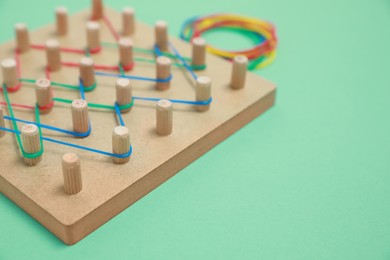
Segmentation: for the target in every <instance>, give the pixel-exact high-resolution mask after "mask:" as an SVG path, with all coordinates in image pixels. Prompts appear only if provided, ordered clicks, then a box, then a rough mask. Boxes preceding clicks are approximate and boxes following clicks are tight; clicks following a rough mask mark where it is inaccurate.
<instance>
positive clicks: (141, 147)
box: [0, 10, 275, 245]
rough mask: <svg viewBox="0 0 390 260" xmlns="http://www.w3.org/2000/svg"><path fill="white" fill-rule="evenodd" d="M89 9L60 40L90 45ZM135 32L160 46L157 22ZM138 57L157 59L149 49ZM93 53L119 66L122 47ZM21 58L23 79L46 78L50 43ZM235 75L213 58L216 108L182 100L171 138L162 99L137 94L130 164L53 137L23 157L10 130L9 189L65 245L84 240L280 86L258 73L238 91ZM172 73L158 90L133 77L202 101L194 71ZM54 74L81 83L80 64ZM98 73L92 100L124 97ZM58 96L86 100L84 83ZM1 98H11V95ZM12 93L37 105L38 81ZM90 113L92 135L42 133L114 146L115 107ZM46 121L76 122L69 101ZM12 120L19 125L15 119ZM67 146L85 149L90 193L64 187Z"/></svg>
mask: <svg viewBox="0 0 390 260" xmlns="http://www.w3.org/2000/svg"><path fill="white" fill-rule="evenodd" d="M106 12H107V15H108V16H109V18H110V19H111V21H112V23H113V25H114V27H115V28H120V27H121V16H120V14H119V13H117V12H115V11H112V10H107V11H106ZM89 13H90V12H89V11H83V12H81V13H78V14H75V15H73V16H72V17H71V21H70V34H69V35H68V36H66V37H63V38H59V41H60V43H61V46H63V47H75V48H83V47H84V43H85V36H84V35H85V22H86V21H87V20H88V19H89ZM136 32H137V33H136V35H135V36H134V37H133V41H134V44H135V46H138V47H144V48H149V49H152V46H153V44H154V32H153V29H152V28H150V27H148V26H146V25H144V24H142V23H139V22H138V23H137V26H136ZM101 35H102V39H103V40H104V41H109V42H114V38H113V37H112V35H111V34H110V32H109V30H108V28H107V27H106V26H105V25H104V24H103V23H102V31H101ZM53 37H55V33H54V25H49V26H46V27H44V28H42V29H39V30H37V31H35V32H33V33H31V42H32V43H34V44H43V43H44V42H45V41H46V39H48V38H53ZM171 42H172V43H173V44H174V45H175V46H176V47H177V49H178V50H179V51H180V52H181V53H182V54H183V55H184V56H190V54H191V47H190V45H189V44H187V43H185V42H182V41H180V40H177V39H171ZM13 48H14V43H13V42H9V43H6V44H3V45H1V46H0V59H4V58H9V57H13ZM135 55H136V56H138V57H147V58H150V56H147V55H146V56H145V55H143V54H138V53H135ZM80 57H81V56H80V55H78V54H69V53H68V54H65V53H62V60H63V61H73V62H78V61H79V60H80ZM93 59H94V61H95V63H96V64H106V65H116V64H117V63H118V53H117V51H116V50H115V49H104V50H103V51H102V52H101V53H99V54H96V55H93ZM20 61H21V65H22V68H21V72H22V77H25V78H33V79H37V78H40V77H43V76H44V75H45V74H44V67H45V65H46V59H45V53H44V51H39V50H30V51H29V52H27V53H25V54H22V55H21V58H20ZM230 73H231V64H230V63H229V62H227V61H225V60H223V59H220V58H218V57H215V56H212V55H208V56H207V69H206V70H204V71H202V72H199V73H198V74H199V75H207V76H209V77H210V78H211V79H212V81H213V85H212V96H213V102H212V104H211V109H210V110H209V111H207V112H204V113H200V112H197V111H196V110H195V109H194V107H193V106H191V105H184V104H174V114H173V116H174V125H173V134H172V135H170V136H165V137H161V136H158V135H156V133H155V103H153V102H144V101H136V102H135V105H134V107H133V108H132V110H131V112H130V113H128V114H124V116H123V118H124V121H125V123H126V126H127V127H129V129H130V133H131V142H132V145H133V154H132V156H131V160H130V162H129V163H127V164H125V165H116V164H114V163H113V162H112V158H110V157H107V156H103V155H99V154H95V153H90V152H87V151H82V150H76V149H73V148H70V147H66V146H61V145H57V144H53V143H48V142H45V143H44V147H45V150H44V154H43V160H42V162H41V163H40V164H39V165H37V166H34V167H27V166H25V165H24V164H23V162H22V159H21V155H20V152H19V149H18V147H17V144H16V141H15V140H16V139H15V136H14V135H13V134H11V133H7V134H6V136H5V137H3V138H1V139H0V145H1V149H0V156H1V158H2V163H1V170H0V191H1V192H2V193H3V194H4V195H5V196H7V197H8V198H10V199H11V200H12V201H14V202H15V203H16V204H17V205H19V206H20V207H21V208H23V209H24V210H25V211H26V212H27V213H28V214H30V215H31V216H32V217H34V218H35V219H36V220H37V221H39V222H40V223H41V224H42V225H43V226H45V227H46V228H47V229H49V230H50V231H51V232H52V233H54V234H55V235H56V236H57V237H58V238H60V239H61V240H62V241H64V242H65V243H66V244H69V245H71V244H74V243H76V242H78V241H79V240H80V239H82V238H84V237H85V236H87V235H88V234H89V233H91V232H92V231H94V230H95V229H97V228H99V227H100V226H101V225H103V224H104V223H105V222H106V221H108V220H109V219H111V218H112V217H114V216H115V215H117V214H118V213H120V212H121V211H122V210H124V209H126V208H127V207H128V206H130V205H131V204H133V203H134V202H136V201H137V200H139V199H140V198H142V197H143V196H145V195H146V194H147V193H149V192H150V191H151V190H153V189H154V188H156V187H157V186H159V185H160V184H162V183H163V182H164V181H166V180H167V179H169V178H170V177H172V176H173V175H174V174H176V173H177V172H178V171H180V170H181V169H183V168H184V167H185V166H186V165H188V164H189V163H191V162H192V161H194V160H195V159H196V158H198V157H200V156H201V155H203V154H204V153H205V152H207V151H208V150H210V149H211V148H212V147H213V146H215V145H216V144H218V143H219V142H221V141H223V140H224V139H225V138H227V137H228V136H230V135H231V134H233V133H234V132H235V131H237V130H238V129H239V128H241V127H242V126H244V125H245V124H246V123H248V122H249V121H251V120H253V119H254V118H255V117H257V116H258V115H260V114H261V113H263V112H264V111H266V110H267V109H268V108H270V107H271V106H272V105H273V103H274V99H275V86H274V85H273V84H271V83H270V82H268V81H266V80H264V79H262V78H261V77H259V76H257V75H255V74H251V73H249V74H248V77H247V84H246V87H245V88H244V89H241V90H232V89H230V88H229V81H230ZM172 74H173V79H172V85H171V88H170V89H169V90H167V91H156V90H155V89H154V83H151V82H144V81H134V88H133V95H137V96H144V97H161V98H171V99H188V100H194V99H195V91H194V81H193V79H192V78H191V77H190V76H189V74H188V73H187V72H186V71H185V70H184V69H181V68H175V67H174V68H173V69H172ZM129 75H138V76H146V77H155V67H154V65H153V64H144V63H139V64H138V63H137V64H136V66H135V68H134V69H133V71H131V72H130V73H129ZM0 80H2V79H1V76H0ZM52 80H53V81H56V82H62V83H69V84H77V82H78V69H77V68H67V67H64V68H63V69H61V71H59V72H55V73H52ZM97 80H98V86H97V88H96V89H95V90H94V91H93V92H90V93H87V94H86V99H87V100H88V101H90V102H96V103H104V104H109V105H112V104H113V103H114V102H115V86H114V83H115V79H114V78H108V77H99V76H98V77H97ZM54 95H55V96H56V97H62V98H68V99H77V98H79V93H78V92H77V91H74V90H66V89H61V88H55V93H54ZM0 96H1V97H0V100H1V101H3V99H4V98H3V95H0ZM10 99H11V102H15V103H21V104H27V105H32V106H33V105H34V104H35V95H34V86H33V85H32V84H27V83H26V84H23V87H22V88H21V89H20V90H19V91H18V92H16V93H10ZM3 110H4V113H5V114H7V113H8V112H7V110H6V109H5V108H3ZM15 116H16V117H18V118H22V119H25V120H30V121H34V115H33V112H31V111H27V110H23V109H15ZM90 120H91V124H92V134H91V135H90V136H89V137H88V138H85V139H77V138H72V137H68V136H64V135H62V134H59V133H56V132H50V131H47V130H43V135H44V136H47V137H52V138H56V139H58V140H64V141H67V142H72V143H76V144H79V145H84V146H89V147H93V148H97V149H101V150H105V151H111V149H112V147H111V145H112V144H111V134H112V131H113V128H114V127H115V126H116V125H117V124H118V123H117V119H116V117H115V113H114V112H107V111H102V110H96V109H90ZM41 121H42V123H45V124H49V125H53V126H58V127H62V128H65V129H69V130H71V129H72V122H71V111H70V105H67V104H61V103H56V104H55V108H54V109H53V111H52V112H51V113H49V114H47V115H42V116H41ZM6 125H7V127H9V128H11V123H10V122H9V121H7V122H6ZM19 126H21V125H19ZM254 138H255V137H254ZM256 138H266V137H261V136H259V137H256ZM67 152H75V153H77V154H78V155H79V156H80V157H81V163H82V177H83V186H84V187H83V190H82V192H81V193H79V194H77V195H72V196H70V195H67V194H66V193H65V192H64V190H63V178H62V171H61V157H62V155H63V154H64V153H67ZM129 221H131V220H129Z"/></svg>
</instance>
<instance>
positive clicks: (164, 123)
mask: <svg viewBox="0 0 390 260" xmlns="http://www.w3.org/2000/svg"><path fill="white" fill-rule="evenodd" d="M172 116H173V107H172V102H171V101H169V100H166V99H162V100H159V101H158V102H157V104H156V132H157V134H159V135H170V134H171V133H172V123H173V117H172Z"/></svg>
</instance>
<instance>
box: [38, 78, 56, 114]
mask: <svg viewBox="0 0 390 260" xmlns="http://www.w3.org/2000/svg"><path fill="white" fill-rule="evenodd" d="M35 96H36V99H37V104H38V108H39V112H40V113H41V114H47V113H49V112H50V111H51V110H52V108H53V88H52V86H51V82H50V80H48V79H45V78H41V79H37V80H36V81H35Z"/></svg>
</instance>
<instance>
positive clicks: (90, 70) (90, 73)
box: [79, 57, 95, 87]
mask: <svg viewBox="0 0 390 260" xmlns="http://www.w3.org/2000/svg"><path fill="white" fill-rule="evenodd" d="M79 69H80V79H81V81H82V83H83V86H84V87H91V86H93V85H94V84H95V67H94V65H93V60H92V59H91V58H89V57H83V58H81V60H80V67H79Z"/></svg>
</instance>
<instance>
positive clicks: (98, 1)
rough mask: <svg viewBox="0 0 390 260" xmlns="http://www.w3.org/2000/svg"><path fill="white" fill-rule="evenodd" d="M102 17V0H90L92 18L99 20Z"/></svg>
mask: <svg viewBox="0 0 390 260" xmlns="http://www.w3.org/2000/svg"><path fill="white" fill-rule="evenodd" d="M103 17H104V6H103V1H102V0H92V20H100V19H102V18H103Z"/></svg>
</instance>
